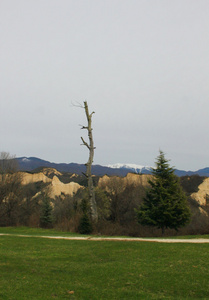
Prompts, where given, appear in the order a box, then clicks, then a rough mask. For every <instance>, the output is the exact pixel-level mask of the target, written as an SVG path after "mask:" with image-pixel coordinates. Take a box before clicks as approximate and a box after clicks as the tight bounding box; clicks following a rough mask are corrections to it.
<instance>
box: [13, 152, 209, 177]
mask: <svg viewBox="0 0 209 300" xmlns="http://www.w3.org/2000/svg"><path fill="white" fill-rule="evenodd" d="M16 160H17V161H18V164H19V169H20V170H21V171H28V172H31V171H34V170H38V169H40V168H42V167H48V168H55V169H56V170H58V171H60V172H69V173H76V174H82V173H85V171H86V166H85V164H76V163H69V164H67V163H52V162H49V161H46V160H43V159H40V158H37V157H19V158H16ZM151 170H152V168H151V167H147V166H141V165H135V164H121V163H118V164H113V165H107V166H101V165H93V166H92V174H94V175H97V176H103V175H109V176H111V175H117V176H126V175H127V173H130V172H132V173H139V174H150V173H151ZM175 174H176V175H177V176H185V175H190V176H191V175H195V174H198V175H200V176H206V177H209V168H204V169H200V170H197V171H184V170H175Z"/></svg>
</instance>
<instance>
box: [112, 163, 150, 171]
mask: <svg viewBox="0 0 209 300" xmlns="http://www.w3.org/2000/svg"><path fill="white" fill-rule="evenodd" d="M107 167H108V168H114V169H128V170H130V171H132V172H135V173H150V172H151V167H148V166H141V165H136V164H122V163H117V164H112V165H107Z"/></svg>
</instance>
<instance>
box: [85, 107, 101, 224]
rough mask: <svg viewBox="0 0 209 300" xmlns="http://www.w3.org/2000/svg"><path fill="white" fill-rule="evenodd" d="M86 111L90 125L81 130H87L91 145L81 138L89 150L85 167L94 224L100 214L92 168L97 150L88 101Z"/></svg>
mask: <svg viewBox="0 0 209 300" xmlns="http://www.w3.org/2000/svg"><path fill="white" fill-rule="evenodd" d="M84 109H85V114H86V118H87V122H88V125H87V126H82V128H81V129H86V130H87V131H88V137H89V143H87V142H86V141H85V140H84V138H83V137H81V140H82V142H83V144H82V145H84V146H86V147H87V148H88V150H89V159H88V162H87V163H86V164H85V166H86V173H85V176H86V177H87V179H88V191H89V203H90V209H91V217H92V220H93V221H94V222H97V220H98V212H97V205H96V200H95V191H94V185H93V179H92V174H91V167H92V163H93V158H94V149H95V147H94V141H93V135H92V115H93V114H94V111H93V112H92V113H89V109H88V104H87V102H86V101H84Z"/></svg>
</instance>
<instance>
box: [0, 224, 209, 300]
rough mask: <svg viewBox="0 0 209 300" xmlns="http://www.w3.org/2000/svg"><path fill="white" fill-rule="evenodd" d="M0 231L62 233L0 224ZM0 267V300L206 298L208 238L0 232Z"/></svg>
mask: <svg viewBox="0 0 209 300" xmlns="http://www.w3.org/2000/svg"><path fill="white" fill-rule="evenodd" d="M3 231H5V232H4V233H12V234H18V233H19V234H30V235H32V234H31V231H33V233H34V235H38V234H37V232H39V234H40V235H41V234H43V235H53V236H54V235H62V234H63V233H60V232H58V231H54V230H52V231H51V230H39V229H38V230H37V229H34V230H33V229H26V228H25V229H24V228H19V229H18V228H0V233H3ZM50 233H51V234H50ZM66 234H67V233H66ZM0 270H1V271H0V299H2V300H4V299H9V300H10V299H11V300H13V299H14V300H19V299H20V300H24V299H30V300H33V299H34V300H35V299H36V300H39V299H40V300H43V299H44V300H45V299H209V285H208V278H209V245H208V244H163V243H162V244H161V243H150V242H121V241H120V242H114V241H101V242H94V241H74V240H69V241H67V240H50V239H41V238H36V239H34V238H23V237H17V236H0Z"/></svg>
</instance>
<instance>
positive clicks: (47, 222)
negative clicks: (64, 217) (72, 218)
mask: <svg viewBox="0 0 209 300" xmlns="http://www.w3.org/2000/svg"><path fill="white" fill-rule="evenodd" d="M52 223H53V218H52V206H51V204H50V199H49V198H48V197H47V196H46V195H45V197H44V198H43V202H42V207H41V215H40V225H41V227H42V228H50V227H52Z"/></svg>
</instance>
